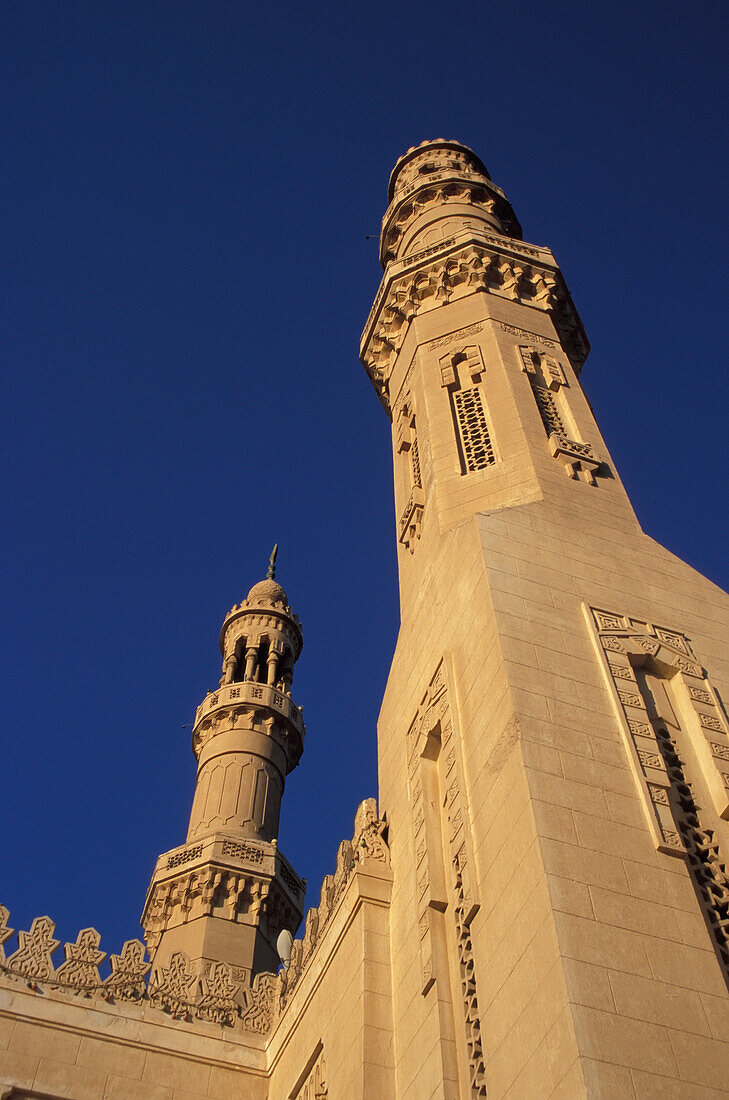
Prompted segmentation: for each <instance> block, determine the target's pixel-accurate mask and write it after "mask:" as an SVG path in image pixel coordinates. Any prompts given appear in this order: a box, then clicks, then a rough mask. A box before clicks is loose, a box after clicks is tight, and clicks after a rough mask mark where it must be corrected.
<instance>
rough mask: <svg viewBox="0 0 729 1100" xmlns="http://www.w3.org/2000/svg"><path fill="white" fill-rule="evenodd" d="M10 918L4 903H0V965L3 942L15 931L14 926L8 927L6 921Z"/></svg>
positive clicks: (3, 956) (2, 957) (3, 953)
mask: <svg viewBox="0 0 729 1100" xmlns="http://www.w3.org/2000/svg"><path fill="white" fill-rule="evenodd" d="M9 920H10V912H9V911H8V910H7V909H6V908H5V906H4V905H0V966H2V964H3V963H4V962H5V951H4V949H3V944H4V943H5V941H6V940H9V939H10V937H11V936H12V934H13V932H14V931H15V929H14V928H10V927H8V921H9Z"/></svg>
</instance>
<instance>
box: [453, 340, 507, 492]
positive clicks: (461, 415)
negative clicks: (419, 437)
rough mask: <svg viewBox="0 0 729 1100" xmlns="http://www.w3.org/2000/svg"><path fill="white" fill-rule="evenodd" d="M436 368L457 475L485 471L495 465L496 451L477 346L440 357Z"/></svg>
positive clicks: (482, 364) (481, 354)
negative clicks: (454, 448)
mask: <svg viewBox="0 0 729 1100" xmlns="http://www.w3.org/2000/svg"><path fill="white" fill-rule="evenodd" d="M439 366H440V375H441V385H442V386H443V387H444V388H447V390H448V393H449V400H450V402H451V414H452V416H453V421H454V427H455V432H456V439H457V441H458V450H459V458H460V463H461V473H463V474H469V473H473V472H474V471H476V470H485V469H486V468H487V467H489V466H493V464H494V463H495V462H496V452H495V450H494V444H493V440H492V437H491V431H490V428H489V423H488V419H487V416H486V407H485V403H484V400H483V395H482V392H481V385H480V383H481V378H482V375H483V371H484V362H483V352H482V351H481V348H480V347H479V346H478V344H469V345H464V346H463V347H462V348H461V349H460V350H459V351H456V352H449V353H448V354H447V355H444V356H442V358H441V359H440V360H439Z"/></svg>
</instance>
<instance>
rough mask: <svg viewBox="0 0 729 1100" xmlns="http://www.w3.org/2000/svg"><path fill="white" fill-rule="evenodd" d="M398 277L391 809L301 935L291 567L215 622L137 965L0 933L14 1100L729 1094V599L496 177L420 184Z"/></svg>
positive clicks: (129, 958) (461, 159)
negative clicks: (620, 464)
mask: <svg viewBox="0 0 729 1100" xmlns="http://www.w3.org/2000/svg"><path fill="white" fill-rule="evenodd" d="M380 258H381V262H382V267H383V272H384V274H383V279H382V282H381V285H380V287H379V289H378V291H377V294H376V296H375V299H374V304H373V306H372V310H371V312H370V315H369V317H368V318H367V323H366V325H365V329H364V332H363V335H362V340H361V346H360V356H361V359H362V363H363V365H364V367H365V370H366V371H367V374H368V376H369V378H370V380H371V382H372V385H373V388H374V390H375V393H376V395H377V397H378V399H379V401H380V402H381V404H382V406H383V412H384V414H385V416H386V418H387V420H388V422H389V424H390V426H391V436H392V449H393V472H394V486H395V508H396V531H395V537H396V539H397V546H398V565H399V582H400V615H401V626H400V631H399V636H398V640H397V645H396V649H395V654H394V658H393V662H392V667H391V671H390V675H389V678H388V682H387V686H386V689H385V694H384V699H383V702H382V708H381V712H380V719H379V723H378V730H377V744H378V760H379V792H378V798H377V800H375V799H374V798H364V801H362V802H361V803H360V805H359V806H358V807H357V808H356V809H355V807H354V806H353V828H352V835H351V837H347V838H345V839H344V840H343V841H342V843H341V844H340V846H339V849H338V851H337V852H332V858H331V866H332V873H331V874H330V875H327V876H326V878H325V879H324V881H323V882H322V883H321V885H320V888H317V890H316V892H315V898H314V900H315V901H316V904H315V905H314V906H313V907H311V908H309V909H308V911H306V912H305V910H304V895H305V882H304V880H303V879H302V878H301V875H300V871H301V870H305V869H302V868H299V869H295V868H294V867H293V866H292V865H291V864H290V863H289V861H288V860H287V858H286V856H285V854H284V852H283V851H282V850H281V849H280V848H279V846H278V822H279V812H280V806H281V800H282V798H283V797H285V794H284V790H285V783H286V778H287V776H288V774H289V773H290V772H291V771H292V769H293V768H295V767H296V765H297V763H298V762H299V759H300V757H301V755H302V752H303V751H305V740H306V737H305V735H306V731H305V727H304V722H303V718H302V712H301V709H300V707H299V706H298V704H297V702H296V700H295V689H294V668H295V663H296V661H297V660H298V657H299V654H300V652H301V647H302V637H303V634H302V625H301V623H300V622H299V620H298V618H297V616H296V614H295V613H294V611H293V610H292V606H291V603H290V601H289V596H288V595H287V593H286V591H285V590H284V588H283V587H282V586H281V584H280V583H279V581H278V580H277V578H276V575H275V574H276V566H275V553H274V554H273V555H272V559H271V563H270V567H269V570H268V576H267V577H266V578H265V579H264V580H262V581H259V582H258V583H257V584H254V586H253V587H252V588H251V590H250V592H249V593H248V596H247V597H246V599H244V600H243V601H242V602H241V603H240V604H236V605H235V606H234V607H233V608H232V609H231V610H230V612H229V613H228V615H227V616H226V617H225V620H224V622H223V624H222V629H221V634H220V652H221V676H220V681H219V683H218V684H217V685H215V686H214V687H213V688H212V690H211V691H210V692H208V694H207V695H206V696H205V698H204V699H203V700H202V702H201V704H200V706H199V707H198V710H197V713H196V715H195V718H194V724H193V752H194V754H195V757H196V760H197V777H196V785H195V790H194V792H192V793H193V801H192V810H191V814H190V822H189V828H188V832H187V835H186V837H185V838H184V840H183V838H182V837H181V838H180V841H181V842H180V844H179V845H178V846H177V847H175V848H174V849H172V850H171V851H168V852H165V853H163V854H162V855H161V856H160V857H159V859H158V860H157V864H156V866H155V869H154V872H153V875H152V880H151V883H150V886H149V890H148V893H147V897H146V899H145V900H144V906H143V912H142V921H141V923H142V929H143V941H144V942H142V940H141V939H130V940H129V941H127V942H126V943H125V944H124V945H123V947H122V948H121V949H120V952H119V954H112V955H111V956H110V957H108V958H107V955H106V953H105V952H104V951H103V950H102V947H101V938H100V935H99V933H98V932H97V931H96V930H95V929H93V928H86V929H83V930H81V931H80V932H79V934H78V937H77V939H76V942H75V943H73V944H72V943H67V944H65V946H64V947H63V948H62V949H61V945H60V944H59V942H58V941H57V940H56V939H55V938H54V937H55V928H54V924H53V922H52V921H51V920H50V918H49V917H47V916H40V917H38V918H36V920H34V921H33V923H32V926H31V928H30V929H26V930H24V929H19V930H14V929H13V928H12V927H11V923H12V918H11V914H10V913H9V912H8V910H7V909H6V908H4V907H2V906H0V1098H2V1100H10V1098H13V1100H30V1098H38V1100H56V1098H59V1097H71V1098H73V1100H100V1098H103V1100H193V1098H195V1100H200V1098H209V1100H233V1098H245V1100H340V1098H345V1100H359V1098H362V1100H430V1098H439V1100H483V1098H486V1097H489V1098H490V1100H497V1098H499V1100H500V1098H506V1097H509V1098H514V1100H517V1098H532V1097H534V1098H540V1100H541V1098H543V1097H549V1096H554V1097H566V1098H571V1097H611V1098H613V1097H648V1096H655V1095H658V1094H659V1093H660V1095H661V1096H676V1097H678V1096H681V1097H686V1096H692V1097H704V1096H706V1097H719V1096H727V1095H729V994H728V991H727V990H728V984H729V874H728V872H727V865H726V858H728V857H729V723H728V722H727V714H726V711H725V709H724V704H723V702H722V700H723V699H729V596H727V594H726V593H724V592H722V591H721V590H720V589H718V588H717V587H716V586H715V585H713V584H712V583H711V582H710V581H708V580H707V579H705V578H704V577H702V576H701V575H700V574H698V573H697V572H696V571H695V570H693V569H692V568H691V567H690V566H688V565H686V564H685V563H684V562H682V561H680V560H679V559H678V558H676V557H675V556H674V555H673V554H671V553H669V551H667V550H666V549H664V548H663V547H662V546H660V545H659V544H658V543H656V542H655V541H654V540H653V539H651V538H650V537H649V536H648V535H646V534H645V533H644V532H643V531H642V529H641V527H640V525H639V522H638V520H637V518H636V516H635V513H634V511H633V508H632V506H631V503H630V500H629V498H628V496H627V493H626V491H625V489H624V487H623V485H622V483H621V480H620V477H619V474H618V471H617V469H616V467H615V464H614V462H613V460H612V458H611V456H610V453H609V451H608V449H607V447H606V445H605V442H604V440H603V438H602V436H601V434H600V431H599V428H598V425H597V423H596V420H595V417H594V415H593V413H592V410H591V407H590V405H589V403H588V401H587V398H586V397H585V394H584V392H583V389H582V385H581V383H580V372H581V369H582V366H583V363H584V361H585V359H586V357H587V354H588V351H589V344H588V341H587V337H586V335H585V332H584V329H583V326H582V323H581V321H580V318H579V315H578V314H577V311H576V308H575V306H574V303H573V302H572V298H571V296H570V293H569V291H568V289H567V285H566V283H565V280H564V278H563V276H562V273H561V271H560V269H559V266H558V264H557V262H556V260H555V258H554V255H553V254H552V252H551V251H550V250H549V249H548V248H545V247H542V246H537V245H533V244H529V243H526V242H524V241H523V239H522V233H521V228H520V226H519V222H518V220H517V217H516V215H515V213H514V211H513V210H512V208H511V205H510V203H509V201H508V199H507V198H506V196H505V194H504V193H503V191H501V190H500V188H499V187H497V186H496V185H495V184H494V183H493V181H492V180H491V177H490V175H489V173H488V171H487V169H486V167H485V165H484V164H483V162H482V161H481V160H480V159H479V157H478V156H477V155H476V154H475V153H473V152H472V151H471V150H470V149H468V148H467V147H466V146H464V145H462V144H460V143H459V142H456V141H447V140H436V141H428V142H424V143H423V144H422V145H419V146H416V147H414V148H412V149H410V150H409V151H408V152H407V153H406V154H405V155H404V156H403V157H401V158H400V160H399V161H398V162H397V164H396V166H395V168H394V170H393V173H392V176H391V178H390V184H389V192H388V206H387V210H386V212H385V215H384V218H383V224H382V233H381V239H380ZM628 399H629V396H628ZM292 602H293V603H294V604H295V600H292ZM367 793H368V792H361V794H362V795H363V796H364V795H366V794H367ZM140 901H141V899H140Z"/></svg>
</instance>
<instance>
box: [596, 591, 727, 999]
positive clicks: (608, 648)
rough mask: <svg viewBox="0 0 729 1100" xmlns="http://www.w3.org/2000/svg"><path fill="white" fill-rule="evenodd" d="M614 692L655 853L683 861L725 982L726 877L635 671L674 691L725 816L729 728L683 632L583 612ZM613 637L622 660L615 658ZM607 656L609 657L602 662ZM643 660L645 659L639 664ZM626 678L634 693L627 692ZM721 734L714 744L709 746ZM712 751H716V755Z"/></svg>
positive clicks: (668, 736) (672, 745) (671, 743)
mask: <svg viewBox="0 0 729 1100" xmlns="http://www.w3.org/2000/svg"><path fill="white" fill-rule="evenodd" d="M585 614H586V616H587V619H588V623H589V624H590V626H591V627H592V632H593V638H595V640H596V644H597V647H598V652H599V653H600V654H601V655H602V657H603V668H604V670H605V673H606V676H607V678H608V682H609V684H610V686H611V689H612V692H613V700H614V703H615V707H616V711H617V714H618V718H619V720H620V727H621V730H622V732H623V736H624V738H625V742H626V747H627V748H628V755H629V759H630V762H631V765H632V768H633V774H634V776H635V779H636V782H637V785H638V788H639V790H640V791H641V793H642V794H643V798H644V807H645V808H646V810H647V819H648V822H649V825H650V827H651V830H652V832H653V834H654V837H655V839H656V845H657V847H658V848H659V850H660V851H663V852H666V853H667V854H671V855H675V856H678V857H682V858H686V859H687V862H688V866H689V870H690V872H691V875H692V878H693V880H694V882H695V884H696V887H697V893H698V895H699V897H700V898H701V899H702V908H703V909H704V912H705V916H706V918H707V923H708V924H709V927H710V928H711V929H712V935H713V938H714V941H715V948H716V951H717V955H718V957H719V959H720V961H721V963H722V965H723V967H724V970H725V974H726V976H727V979H728V980H729V876H728V875H727V870H726V864H725V862H724V859H723V857H722V855H721V853H720V852H719V847H718V844H717V841H716V838H715V834H714V831H713V830H712V829H710V828H707V826H706V824H705V823H704V821H703V820H702V816H701V810H700V807H699V805H698V803H697V801H696V799H695V797H694V794H693V786H692V783H691V781H690V778H689V776H687V774H686V771H685V764H684V761H683V760H682V758H681V755H680V751H679V746H678V745H677V744H676V740H675V735H674V734H673V733H672V732H671V730H670V729H669V724H670V723H669V722H668V721H664V720H663V719H662V718H661V716H660V714H661V712H660V711H659V710H655V712H654V713H653V715H652V716H650V715H649V714H648V711H647V709H646V704H645V701H644V699H643V697H642V695H641V693H640V689H639V686H638V683H637V680H635V668H643V667H648V668H649V669H655V670H657V671H656V673H655V675H657V676H659V678H662V679H663V680H665V679H670V680H671V681H672V682H674V683H675V684H676V685H677V686H676V688H675V689H674V692H673V695H674V698H675V699H676V700H679V701H680V702H681V707H680V712H681V721H680V728H679V726H676V733H677V734H680V735H681V736H684V735H685V736H687V737H689V738H691V740H692V743H693V746H694V749H695V755H696V759H697V761H698V764H699V766H700V767H701V769H702V772H703V776H704V779H705V780H706V782H707V784H708V787H709V791H710V792H711V794H712V798H713V801H714V805H715V808H716V811H717V813H718V814H719V815H720V816H721V817H724V818H726V817H729V799H728V792H729V729H728V728H727V723H726V719H725V717H724V715H723V712H722V711H721V709H720V707H719V706H718V705H717V702H716V696H715V693H714V691H713V688H712V687H711V684H710V682H709V680H708V678H707V677H706V676H705V673H704V671H703V669H702V668H701V666H700V664H699V663H698V661H697V660H696V655H695V654H694V652H693V649H692V648H691V643H690V642H689V639H688V638H687V637H686V635H684V634H681V633H679V632H678V631H673V630H667V629H665V628H663V627H659V626H654V625H652V624H651V623H647V622H641V621H640V620H634V619H628V617H627V616H622V615H617V614H614V613H612V612H607V611H602V610H598V609H596V608H587V607H585ZM615 639H620V647H621V653H622V659H620V658H618V657H616V655H615V654H616V647H615V645H614V641H615ZM608 655H609V659H608ZM646 662H650V664H649V665H648V666H646ZM629 678H633V680H634V681H635V690H634V691H630V690H628V691H626V690H624V689H625V686H626V680H627V679H629ZM717 737H721V741H716V740H715V739H716V738H717ZM717 750H718V751H717Z"/></svg>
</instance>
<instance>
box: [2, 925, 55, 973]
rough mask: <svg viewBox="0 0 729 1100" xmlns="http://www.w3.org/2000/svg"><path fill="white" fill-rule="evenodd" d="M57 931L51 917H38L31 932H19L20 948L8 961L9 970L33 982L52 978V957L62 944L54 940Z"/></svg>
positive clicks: (31, 927)
mask: <svg viewBox="0 0 729 1100" xmlns="http://www.w3.org/2000/svg"><path fill="white" fill-rule="evenodd" d="M55 930H56V926H55V924H54V923H53V921H52V920H51V918H50V917H36V918H35V919H34V921H33V923H32V924H31V926H30V932H18V943H19V947H18V950H17V951H15V952H14V953H13V954H12V955H11V956H10V958H9V959H8V960H7V965H8V968H9V969H10V970H13V971H15V973H17V974H20V975H22V977H24V978H27V979H29V980H30V981H32V982H35V981H48V980H49V979H50V978H52V977H53V972H54V971H53V961H52V959H51V956H52V954H53V952H54V951H55V950H56V948H57V947H58V946H59V943H60V941H59V940H54V938H53V933H54V932H55Z"/></svg>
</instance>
